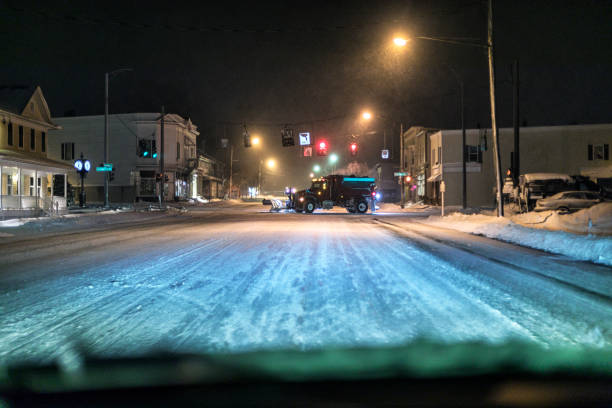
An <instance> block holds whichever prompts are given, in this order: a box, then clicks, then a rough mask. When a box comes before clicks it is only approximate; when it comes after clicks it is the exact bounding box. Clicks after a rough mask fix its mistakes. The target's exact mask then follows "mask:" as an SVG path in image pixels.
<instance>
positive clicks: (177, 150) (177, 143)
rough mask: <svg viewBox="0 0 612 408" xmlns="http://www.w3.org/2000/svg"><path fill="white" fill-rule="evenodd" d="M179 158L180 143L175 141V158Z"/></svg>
mask: <svg viewBox="0 0 612 408" xmlns="http://www.w3.org/2000/svg"><path fill="white" fill-rule="evenodd" d="M180 158H181V143H180V142H176V160H179V159H180Z"/></svg>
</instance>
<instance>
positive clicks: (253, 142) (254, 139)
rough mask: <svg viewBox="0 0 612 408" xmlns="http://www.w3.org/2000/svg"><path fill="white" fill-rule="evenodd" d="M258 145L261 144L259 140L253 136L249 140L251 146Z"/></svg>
mask: <svg viewBox="0 0 612 408" xmlns="http://www.w3.org/2000/svg"><path fill="white" fill-rule="evenodd" d="M260 143H261V139H260V138H259V136H255V137H253V138H252V139H251V144H252V145H253V146H259V144H260Z"/></svg>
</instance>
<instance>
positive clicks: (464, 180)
mask: <svg viewBox="0 0 612 408" xmlns="http://www.w3.org/2000/svg"><path fill="white" fill-rule="evenodd" d="M448 68H449V69H450V71H451V72H452V73H453V75H454V76H455V79H456V80H457V82H458V83H459V92H460V96H459V98H460V105H461V106H460V109H461V152H462V155H461V168H462V206H463V209H464V210H465V209H466V207H467V177H466V168H465V154H466V152H465V106H464V104H463V97H464V92H465V89H464V87H463V79H462V78H461V76H459V74H458V73H457V71H455V69H454V68H453V67H451V66H449V67H448Z"/></svg>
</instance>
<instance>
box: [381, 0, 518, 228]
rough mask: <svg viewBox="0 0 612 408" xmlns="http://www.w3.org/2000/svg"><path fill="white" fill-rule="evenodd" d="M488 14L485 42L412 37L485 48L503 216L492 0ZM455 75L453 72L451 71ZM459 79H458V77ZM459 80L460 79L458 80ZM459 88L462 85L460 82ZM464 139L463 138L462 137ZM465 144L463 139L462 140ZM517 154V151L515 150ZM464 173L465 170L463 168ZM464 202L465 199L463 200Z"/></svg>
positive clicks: (501, 213) (499, 212) (398, 41)
mask: <svg viewBox="0 0 612 408" xmlns="http://www.w3.org/2000/svg"><path fill="white" fill-rule="evenodd" d="M487 3H488V13H487V14H488V15H487V41H486V43H481V42H478V41H470V40H465V39H462V38H448V37H447V38H433V37H423V36H415V37H413V38H417V39H420V40H429V41H437V42H442V43H446V44H455V45H464V46H470V47H477V48H481V49H486V50H487V57H488V58H487V59H488V65H489V103H490V107H491V109H490V110H491V133H492V136H493V162H494V167H495V173H496V174H495V176H496V177H495V179H496V184H497V216H498V217H503V216H504V203H503V200H502V184H503V183H502V171H501V154H500V151H499V150H500V149H499V135H498V129H497V108H496V103H495V65H494V62H493V46H494V42H493V0H488V1H487ZM393 43H394V44H395V45H396V46H398V47H403V46H405V45H406V43H407V40H406V39H405V38H402V37H396V38H395V39H394V40H393ZM453 74H454V75H455V72H453ZM458 80H459V79H458ZM460 82H461V81H460ZM461 88H463V85H462V84H461ZM464 140H465V139H464ZM463 144H464V146H465V141H464V142H463ZM515 154H518V152H515ZM463 156H464V157H465V147H464V150H463ZM464 174H465V170H464ZM464 190H465V182H464ZM464 203H465V200H464Z"/></svg>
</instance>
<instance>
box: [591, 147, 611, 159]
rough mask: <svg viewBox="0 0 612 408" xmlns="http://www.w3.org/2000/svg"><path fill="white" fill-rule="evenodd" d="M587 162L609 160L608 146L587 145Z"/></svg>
mask: <svg viewBox="0 0 612 408" xmlns="http://www.w3.org/2000/svg"><path fill="white" fill-rule="evenodd" d="M588 159H589V160H610V145H609V144H599V145H591V144H590V145H588Z"/></svg>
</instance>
